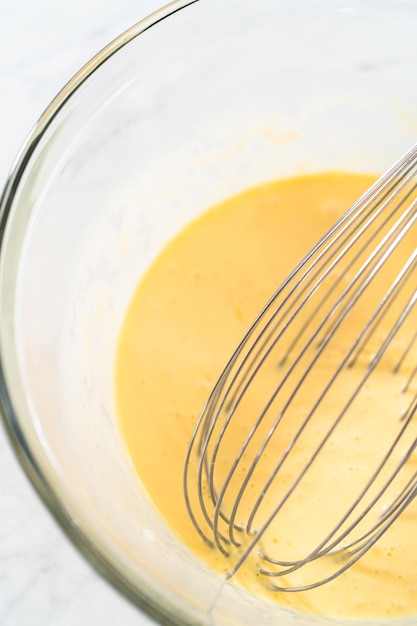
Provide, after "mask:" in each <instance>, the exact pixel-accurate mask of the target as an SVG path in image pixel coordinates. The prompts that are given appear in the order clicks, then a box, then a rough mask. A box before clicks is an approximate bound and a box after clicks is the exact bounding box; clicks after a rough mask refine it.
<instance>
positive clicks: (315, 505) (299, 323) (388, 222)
mask: <svg viewBox="0 0 417 626" xmlns="http://www.w3.org/2000/svg"><path fill="white" fill-rule="evenodd" d="M416 266H417V145H416V146H415V147H414V148H412V149H411V150H410V152H408V153H407V154H406V155H405V156H404V157H403V158H402V159H401V160H400V161H399V162H398V163H397V164H396V165H395V166H394V167H393V168H392V169H391V170H390V171H389V172H387V173H386V174H385V175H384V176H383V177H382V178H381V179H380V180H379V181H378V182H377V183H376V184H375V185H374V186H373V187H372V188H371V189H370V190H368V192H367V193H365V194H364V196H363V197H361V198H360V200H359V201H358V202H357V203H356V204H355V205H354V206H353V207H352V208H351V209H350V210H349V211H348V212H347V213H346V214H345V215H344V216H343V217H342V218H341V219H340V220H339V221H338V222H337V223H336V224H335V226H334V227H333V228H332V229H331V230H330V231H329V232H328V233H327V234H326V235H325V236H324V237H323V238H322V239H321V241H320V242H319V243H318V244H317V245H316V246H315V247H314V249H313V250H312V251H311V252H310V253H309V254H307V256H306V257H305V258H304V259H303V260H302V262H301V263H300V264H299V265H298V267H297V268H296V269H295V270H294V271H293V272H292V273H291V274H290V276H288V278H287V279H286V280H285V282H284V283H283V284H282V285H281V287H280V288H279V289H278V291H277V292H276V293H275V294H274V295H273V297H272V298H271V299H270V301H269V302H268V303H267V304H266V306H265V307H264V309H263V310H262V312H261V313H260V314H259V316H258V318H257V319H256V321H255V322H254V323H253V325H252V327H251V328H250V330H249V331H248V332H247V334H246V336H245V337H244V338H243V340H242V341H241V343H240V345H239V346H238V348H237V349H236V351H235V353H234V354H233V356H232V357H231V359H230V361H229V362H228V364H227V365H226V367H225V369H224V371H223V372H222V374H221V376H220V377H219V379H218V381H217V383H216V385H215V387H214V389H213V391H212V393H211V395H210V397H209V399H208V401H207V404H206V406H205V407H204V410H203V412H202V414H201V416H200V418H199V420H198V423H197V425H196V427H195V431H194V433H193V436H192V439H191V441H190V444H189V448H188V452H187V456H186V459H185V465H184V494H185V500H186V504H187V507H188V512H189V515H190V517H191V520H192V522H193V524H194V526H195V528H196V529H197V531H198V533H199V534H200V535H201V537H202V538H203V539H204V541H205V542H207V543H208V544H209V545H210V546H212V547H213V548H215V549H217V550H219V551H220V552H221V553H223V554H224V555H225V556H227V557H229V561H228V562H230V567H229V570H228V574H227V577H229V578H230V577H232V576H233V575H234V574H235V573H236V572H237V571H238V569H239V568H241V566H242V565H243V563H244V562H245V561H247V562H249V561H251V559H252V560H254V561H255V567H256V568H258V572H259V573H260V574H262V575H263V576H264V577H265V578H264V579H263V580H264V581H265V582H266V584H267V585H268V586H269V587H270V588H271V589H273V590H277V591H301V590H305V589H312V588H314V587H317V586H319V585H322V584H324V583H326V582H328V581H330V580H332V579H333V578H335V577H336V576H338V575H339V574H341V573H342V572H343V571H345V570H346V569H347V568H349V567H350V566H351V565H352V564H354V563H355V562H356V561H358V560H359V559H360V558H361V557H362V556H363V555H364V554H365V553H366V552H367V551H368V550H369V549H370V548H371V547H372V546H374V544H375V543H376V542H377V541H378V539H379V538H380V537H381V536H382V535H383V534H384V533H385V532H386V531H387V530H388V529H389V528H390V526H391V525H392V524H393V522H394V521H395V520H396V519H397V518H398V516H399V515H400V514H401V513H402V512H403V511H404V510H405V509H406V507H407V506H408V505H409V504H410V503H411V502H412V500H413V498H414V496H415V495H416V494H417V451H416V448H417V424H416V422H417V420H416V419H414V418H415V415H416V409H417V387H416V379H417V375H416V373H417V315H416V301H417V271H416ZM384 409H386V410H387V411H388V412H389V419H388V422H387V423H388V425H389V429H390V431H389V438H388V440H386V441H385V439H384V438H383V437H382V439H381V436H380V433H379V431H378V428H380V424H381V419H382V418H381V416H382V413H383V410H384ZM347 438H349V442H348V443H349V446H350V448H352V446H353V447H354V449H356V448H357V451H358V452H357V458H359V459H361V460H360V463H362V462H363V466H361V467H359V468H357V467H356V466H355V459H356V453H355V454H353V455H351V457H349V458H347V457H345V456H344V454H345V451H346V449H347V448H348V447H349V446H348V445H347ZM352 442H353V443H352ZM364 442H365V443H364ZM362 445H365V450H369V449H370V447H371V448H372V450H373V454H372V458H368V457H370V456H371V455H369V454H368V453H367V454H365V455H364V454H362V456H361V450H362ZM355 446H356V447H355ZM372 446H373V447H372ZM363 457H366V458H363ZM368 462H369V464H367V463H368ZM329 464H330V465H331V466H330V467H329ZM359 470H360V471H359ZM323 478H326V482H325V483H323ZM340 491H344V492H345V496H344V498H345V500H347V504H346V502H345V503H344V504H343V506H344V507H345V508H340V505H338V504H336V500H337V498H336V497H335V496H336V495H337V494H338V492H340ZM333 500H334V501H335V504H334V509H333V505H332V504H331V503H332V502H333ZM324 502H326V503H327V509H323V510H326V511H327V513H326V514H325V515H323V514H322V504H323V503H324ZM329 503H330V506H328V505H329ZM301 512H302V520H301V522H302V523H303V524H304V526H302V528H304V530H303V532H302V533H301V534H302V535H303V536H302V537H301V535H300V536H298V537H292V535H291V530H290V529H291V520H294V519H298V520H299V519H300V515H301ZM313 522H314V523H313ZM288 526H289V528H288ZM301 539H302V541H301Z"/></svg>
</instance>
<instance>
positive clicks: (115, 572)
mask: <svg viewBox="0 0 417 626" xmlns="http://www.w3.org/2000/svg"><path fill="white" fill-rule="evenodd" d="M197 2H200V0H172V1H171V2H169V3H168V4H164V5H163V6H161V8H159V9H157V10H156V11H154V12H152V13H151V14H149V15H148V16H147V17H145V18H143V19H141V20H140V21H138V22H137V23H136V24H134V25H133V26H131V27H130V28H128V29H127V30H125V31H123V32H122V33H121V34H120V35H119V36H117V37H116V38H115V39H113V40H112V41H111V42H110V43H108V44H107V45H106V46H105V47H104V48H103V49H102V50H100V51H99V52H98V53H97V54H95V55H94V56H93V57H92V58H91V59H90V60H89V61H88V62H87V63H85V64H84V65H83V66H82V67H81V68H80V69H79V71H78V72H77V73H76V74H75V75H74V76H73V77H72V78H71V79H70V80H69V81H68V82H67V83H66V84H65V85H64V87H62V89H61V90H60V91H59V92H58V93H57V95H56V96H55V98H54V99H53V100H52V101H51V102H50V104H49V105H48V107H47V108H46V109H45V111H44V112H43V113H42V114H41V115H40V117H39V119H38V121H37V122H36V123H35V125H34V126H33V128H32V130H31V131H30V132H29V134H28V136H27V138H26V140H25V142H24V143H23V145H22V147H21V149H20V151H19V153H18V154H17V157H16V158H15V161H14V163H13V164H12V167H11V170H10V172H9V175H8V177H7V179H6V182H5V185H4V188H3V192H2V194H1V196H0V258H1V256H2V253H3V248H4V238H5V231H6V227H7V224H8V221H9V220H8V218H9V216H10V213H11V210H12V206H13V203H14V199H15V196H16V194H17V192H18V190H19V188H20V183H21V181H22V179H23V177H24V174H25V172H26V169H27V167H28V165H29V163H30V162H31V159H32V156H33V154H34V152H35V149H36V147H37V145H38V143H39V142H40V141H41V139H42V137H43V136H44V134H45V133H46V131H47V129H48V128H49V126H50V125H51V123H52V122H53V120H54V119H55V118H56V116H57V115H58V114H59V112H60V111H61V109H62V108H63V107H64V106H65V105H66V103H67V102H68V101H69V100H70V99H71V98H72V97H73V96H74V94H75V93H76V92H77V90H78V88H79V87H81V85H83V83H84V82H86V81H87V80H88V79H89V78H90V77H91V76H92V74H94V72H95V71H96V70H97V69H98V68H99V67H101V66H102V65H104V64H105V63H106V62H107V61H108V60H109V59H110V58H111V57H112V56H113V55H114V54H116V53H117V52H118V51H119V50H121V49H122V48H123V47H124V46H125V45H127V44H129V43H130V42H131V41H132V40H134V39H136V38H137V37H138V36H140V35H141V34H143V33H144V32H146V31H147V30H149V29H150V28H152V27H154V26H156V25H157V24H159V23H160V22H162V21H163V20H165V19H167V18H169V17H171V16H172V15H174V14H175V13H178V12H179V11H181V10H182V9H184V8H186V7H188V6H191V5H192V4H195V3H197ZM4 364H5V355H4V354H3V349H2V346H1V345H0V419H1V421H2V422H3V425H4V427H5V431H6V433H7V436H8V439H9V441H10V443H11V447H12V449H13V450H14V453H15V455H16V457H17V460H18V461H19V463H20V465H21V467H22V468H23V470H24V472H25V474H26V476H27V478H28V479H29V482H30V483H31V484H32V486H33V487H34V489H35V491H36V492H37V494H38V496H39V497H40V499H41V500H42V502H43V504H44V505H45V506H46V508H47V509H48V510H49V512H50V513H51V514H52V516H53V518H54V519H55V521H56V522H57V523H58V525H59V526H60V527H61V529H62V530H63V531H64V533H65V535H66V536H67V538H69V539H70V541H71V542H72V543H73V544H74V545H75V547H76V548H77V550H78V551H79V552H80V553H81V554H82V555H83V556H84V557H85V558H86V559H87V561H89V562H90V564H92V565H93V567H94V568H95V570H96V571H97V573H98V574H99V575H101V576H102V577H103V578H104V579H106V580H107V581H108V582H109V583H110V584H111V585H112V586H113V587H115V588H116V589H117V590H118V591H120V592H121V593H122V595H123V596H125V598H127V599H128V600H129V601H130V602H132V603H133V604H134V605H136V606H137V607H138V608H140V609H141V610H142V611H143V612H144V613H145V614H147V615H148V616H149V617H150V618H152V619H153V620H156V621H157V622H158V623H160V624H163V625H164V626H195V625H196V624H201V620H199V621H197V620H196V619H195V618H193V616H192V615H191V611H190V610H187V609H185V610H184V609H182V610H181V611H178V608H179V607H178V605H177V604H176V603H175V602H170V601H169V600H168V598H166V597H163V596H162V595H159V594H157V593H155V589H154V588H153V587H152V586H151V585H148V584H147V583H144V585H143V587H141V588H140V589H139V588H137V587H136V586H135V585H133V583H132V581H131V580H130V579H129V577H128V576H126V575H125V574H124V572H123V571H121V569H119V568H118V567H115V565H114V564H113V563H112V561H111V559H110V558H109V556H108V555H107V554H106V551H105V549H103V548H102V546H101V545H100V543H99V542H97V541H95V540H94V537H91V536H90V535H89V534H88V533H87V532H85V531H84V530H83V529H82V528H80V527H79V526H78V525H76V524H74V520H73V518H72V516H71V514H70V512H69V510H68V508H67V506H66V505H65V504H64V503H63V501H61V499H60V497H59V495H58V494H57V493H55V491H54V489H53V487H52V486H51V484H50V481H49V480H48V478H47V477H46V475H45V473H44V472H43V471H42V469H41V467H40V465H39V463H38V461H37V459H36V456H35V454H34V453H33V452H32V450H31V446H30V443H29V441H28V440H27V437H26V436H25V434H24V432H23V430H22V428H21V426H20V424H19V418H18V416H17V413H16V412H15V410H14V408H13V403H12V400H11V396H10V394H9V390H8V386H7V382H6V376H5V365H4ZM143 582H144V581H143Z"/></svg>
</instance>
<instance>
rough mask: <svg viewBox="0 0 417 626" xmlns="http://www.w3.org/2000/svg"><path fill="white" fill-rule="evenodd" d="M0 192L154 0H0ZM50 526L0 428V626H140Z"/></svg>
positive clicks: (142, 619) (143, 625)
mask: <svg viewBox="0 0 417 626" xmlns="http://www.w3.org/2000/svg"><path fill="white" fill-rule="evenodd" d="M0 4H1V8H0V85H1V86H0V146H1V149H0V186H1V187H3V186H4V183H5V180H6V177H7V174H8V171H9V170H10V167H11V165H12V163H13V161H14V158H15V156H16V154H17V152H18V150H19V148H20V146H21V144H22V143H23V141H24V139H25V137H26V136H27V134H28V133H29V131H30V129H31V127H32V126H33V124H34V123H35V122H36V120H37V118H38V117H39V115H40V114H41V113H42V111H43V109H44V108H45V107H46V106H47V105H48V103H49V102H50V100H51V99H52V98H53V97H54V96H55V94H56V93H57V91H58V90H59V89H60V88H61V87H62V86H63V85H64V84H65V83H66V82H67V80H68V79H69V78H71V76H72V75H73V74H74V73H75V72H76V71H77V70H78V69H79V68H80V67H81V66H82V65H83V64H84V63H85V62H86V61H88V60H89V59H90V58H91V57H92V56H93V55H94V54H95V53H96V52H97V51H98V50H99V49H101V48H102V47H103V46H104V45H106V44H107V43H108V42H109V41H110V40H111V39H113V38H114V37H116V36H117V35H118V34H119V33H121V32H122V31H123V30H125V29H126V28H127V27H129V26H130V25H132V24H133V23H135V22H136V21H138V20H139V19H141V18H142V17H144V16H145V15H147V14H149V13H150V12H152V11H153V10H155V9H156V8H158V7H159V6H161V4H163V0H59V1H57V0H15V1H14V2H7V1H6V0H0ZM152 623H153V622H151V620H150V619H149V618H147V617H146V616H145V615H143V614H142V613H140V611H139V610H138V609H136V608H135V607H133V606H131V605H130V604H129V603H128V602H127V601H126V600H125V599H124V598H123V597H121V596H120V595H119V594H118V593H117V592H116V591H115V590H114V589H113V588H111V587H110V585H109V584H108V583H107V582H106V581H104V580H103V579H102V578H100V577H99V575H98V574H97V573H96V572H95V570H93V568H92V567H91V566H90V565H89V563H87V562H86V561H85V560H84V559H83V558H82V557H81V556H80V555H79V554H78V552H77V551H76V549H75V548H74V547H73V546H72V544H71V543H70V542H69V540H68V539H67V538H66V537H65V535H64V534H63V532H62V531H61V530H60V529H59V528H58V527H57V525H56V524H55V522H54V520H53V519H52V517H51V515H50V514H49V512H48V511H47V510H46V509H45V508H44V506H43V504H42V503H41V501H40V499H39V498H38V496H37V494H36V493H35V491H34V490H33V488H32V486H31V485H30V484H29V481H28V479H27V478H26V476H25V475H24V473H23V471H22V469H21V468H20V466H19V464H18V462H17V460H16V458H15V457H14V454H13V452H12V450H11V448H10V445H9V442H8V440H7V437H6V435H5V432H4V428H3V427H2V425H0V625H1V626H37V625H38V624H39V625H42V626H52V625H53V626H73V625H75V624H77V626H84V625H88V626H94V625H95V624H97V625H100V626H107V625H114V624H123V625H124V626H131V625H138V626H147V625H149V626H150V625H151V624H152Z"/></svg>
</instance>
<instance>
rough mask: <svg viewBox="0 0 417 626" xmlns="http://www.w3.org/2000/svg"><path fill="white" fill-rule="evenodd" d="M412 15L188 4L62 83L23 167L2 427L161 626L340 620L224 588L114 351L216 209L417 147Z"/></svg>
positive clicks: (52, 504)
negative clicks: (143, 451) (133, 447)
mask: <svg viewBox="0 0 417 626" xmlns="http://www.w3.org/2000/svg"><path fill="white" fill-rule="evenodd" d="M416 23H417V3H416V2H415V1H409V2H407V1H401V0H390V1H388V0H385V1H384V0H368V1H366V0H314V1H312V0H304V1H303V0H257V1H256V2H252V1H249V0H247V1H246V0H194V1H190V0H188V1H187V0H179V1H177V2H173V3H172V4H170V5H169V6H168V7H166V8H164V9H162V10H161V11H160V12H157V13H155V14H154V15H152V16H151V17H150V18H149V19H147V20H145V21H143V22H141V23H139V24H138V25H136V26H134V27H133V28H132V29H131V30H129V31H128V32H126V33H124V34H123V35H121V36H120V37H119V38H118V39H117V40H116V41H114V42H113V43H111V44H110V45H109V46H108V47H107V48H106V49H105V50H103V51H102V52H101V53H99V54H98V55H97V56H96V57H95V58H94V59H93V60H92V61H91V62H90V63H89V64H88V65H87V66H85V67H84V68H83V69H82V70H81V71H80V72H79V73H78V74H77V75H76V76H75V78H74V79H73V80H72V81H71V82H70V83H69V84H68V85H67V86H66V87H65V88H64V89H63V90H62V91H61V93H59V95H58V96H57V98H56V99H55V100H54V101H53V102H52V104H51V105H50V107H49V108H48V109H47V111H46V112H45V113H44V115H43V116H42V118H41V119H40V121H39V123H38V124H37V126H36V128H35V129H34V131H33V132H32V134H31V136H30V137H29V139H28V141H27V143H26V145H25V146H24V148H23V150H22V152H21V154H20V156H19V158H18V161H17V163H16V165H15V167H14V170H13V172H12V174H11V177H10V179H9V181H8V184H7V186H6V189H5V192H4V195H3V198H2V204H1V231H0V234H1V259H0V307H1V311H0V313H1V320H2V324H1V328H0V350H1V352H0V358H1V376H0V395H1V410H2V414H3V418H4V421H5V424H6V426H7V429H8V432H9V433H10V437H11V440H12V442H13V444H14V447H15V449H16V451H17V454H18V456H19V458H20V460H21V462H22V464H23V466H24V468H25V470H26V471H27V473H28V475H29V476H30V478H31V480H32V481H33V483H34V485H35V486H36V488H37V490H38V491H39V493H40V494H41V495H42V497H43V499H44V501H45V502H46V504H47V505H48V506H49V508H50V509H51V511H52V512H53V514H54V515H55V517H56V518H57V520H58V521H59V522H60V523H61V524H62V526H63V527H64V529H65V530H66V531H67V533H68V534H69V535H70V537H71V538H72V540H73V541H74V542H75V543H76V544H77V546H78V547H79V548H80V549H81V550H82V551H83V552H84V553H86V554H87V555H88V556H89V558H90V559H91V560H92V561H93V562H94V563H95V565H96V566H97V567H98V568H99V569H100V571H102V572H104V574H105V575H106V576H107V577H108V578H109V579H110V580H111V581H112V582H113V583H114V584H116V585H117V586H118V587H119V588H120V589H121V590H122V591H123V592H124V593H125V594H127V595H128V596H129V597H130V598H132V599H133V600H134V601H135V602H137V604H138V605H139V606H140V607H142V608H143V609H144V610H145V611H147V612H148V613H150V614H151V615H153V616H154V617H156V618H157V619H158V620H160V622H162V623H165V624H200V625H204V624H207V625H208V624H210V625H211V626H215V625H222V626H223V625H226V624H227V625H234V624H239V625H240V626H244V625H246V624H247V625H249V624H251V625H252V624H257V625H258V626H261V625H262V624H265V625H266V624H268V626H273V625H274V624H280V625H281V626H285V625H286V624H298V625H304V626H307V625H312V624H324V623H326V624H331V623H333V622H332V620H325V619H321V618H318V617H311V616H308V615H301V614H295V613H292V612H291V611H288V610H284V609H281V608H279V607H278V606H277V605H275V604H272V603H270V602H269V601H267V600H263V599H260V598H255V597H253V596H251V594H249V593H247V592H245V591H242V590H240V589H238V588H237V587H234V586H233V585H231V584H225V583H222V581H221V579H220V577H219V576H218V575H217V574H215V573H213V572H212V571H210V570H209V569H208V568H207V567H205V565H204V564H203V563H201V562H199V560H198V559H197V558H196V557H195V556H194V555H193V554H191V553H190V552H189V551H188V550H187V549H186V548H185V547H184V546H183V545H182V544H181V542H180V541H179V540H178V539H177V538H176V536H175V535H174V534H173V532H171V530H170V529H169V528H168V527H167V526H166V525H165V524H164V521H163V520H162V519H161V518H160V516H159V514H158V512H157V511H156V510H155V509H154V508H153V506H152V503H151V502H150V501H149V499H148V497H147V494H146V493H145V492H144V490H143V488H142V486H141V484H140V482H139V480H138V479H137V477H136V476H135V475H134V473H133V471H132V467H131V465H130V462H129V459H128V458H127V456H126V454H125V451H124V448H123V445H122V444H121V441H120V439H119V434H118V430H117V425H116V420H115V406H114V404H115V403H114V391H113V360H114V353H115V346H116V342H117V337H118V333H119V329H120V325H121V322H122V319H123V316H124V312H125V309H126V307H127V304H128V302H129V299H130V297H131V295H132V292H133V290H134V288H135V286H136V284H137V282H138V280H139V278H140V276H141V275H142V274H143V272H144V271H145V269H146V267H147V266H148V265H149V263H150V262H151V260H152V259H153V257H154V256H155V255H156V254H157V253H158V251H159V250H161V248H162V246H163V245H164V244H165V243H166V242H167V241H168V240H169V239H170V237H172V236H173V235H174V233H176V232H177V231H178V230H179V229H180V228H181V227H182V226H183V225H184V224H186V223H187V222H188V221H189V220H190V219H192V218H193V217H194V216H195V215H197V214H198V213H200V212H201V211H203V210H204V209H205V208H206V207H208V206H210V205H211V204H213V203H214V202H216V201H218V200H220V199H222V198H224V197H226V196H228V195H230V194H233V193H235V192H237V191H239V190H241V189H243V188H247V187H250V186H251V185H254V184H256V183H259V182H262V181H265V180H268V179H271V178H278V177H282V176H286V175H291V174H296V173H300V172H311V171H317V170H326V169H332V170H334V169H338V168H340V169H345V170H353V171H367V172H369V171H372V172H380V171H382V170H384V169H385V168H386V167H387V166H388V165H389V164H390V163H391V162H392V161H393V160H396V159H397V157H399V156H400V155H401V154H402V152H403V151H405V150H406V149H407V148H408V147H409V146H410V145H411V144H412V143H414V141H415V139H416V135H417V80H416V78H417V76H416V74H417V67H416V62H415V60H416V58H417V37H416V35H415V24H416ZM181 497H182V494H181V493H178V498H181ZM338 623H340V622H338ZM346 623H347V622H346ZM378 623H379V624H381V621H379V622H378ZM401 623H406V620H405V621H404V620H403V621H402V622H401Z"/></svg>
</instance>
